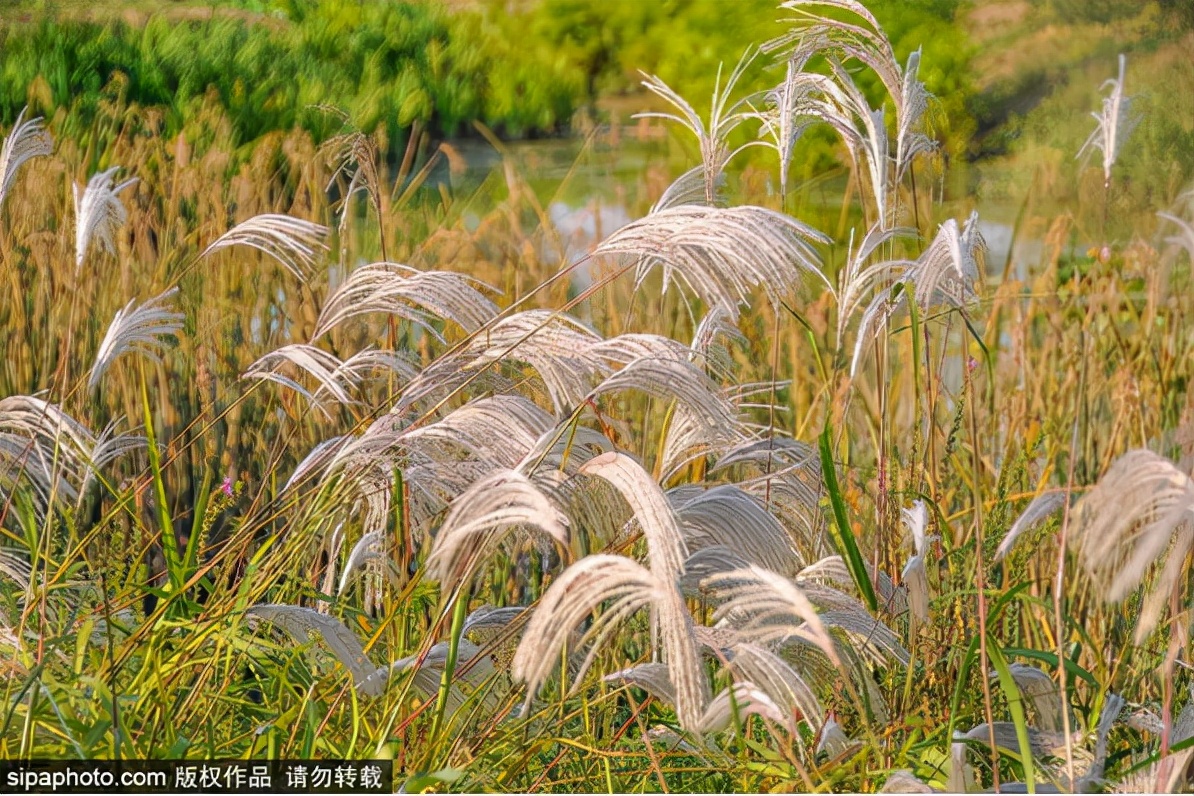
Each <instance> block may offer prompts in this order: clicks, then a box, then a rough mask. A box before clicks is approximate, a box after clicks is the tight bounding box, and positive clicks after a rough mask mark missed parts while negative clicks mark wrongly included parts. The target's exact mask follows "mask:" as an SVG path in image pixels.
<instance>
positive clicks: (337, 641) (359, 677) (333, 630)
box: [245, 604, 377, 688]
mask: <svg viewBox="0 0 1194 796" xmlns="http://www.w3.org/2000/svg"><path fill="white" fill-rule="evenodd" d="M245 614H246V615H248V616H256V617H260V618H261V619H264V620H265V621H267V622H269V623H270V624H273V625H277V626H278V627H280V628H282V629H283V630H285V631H286V633H287V635H289V636H290V637H291V638H292V639H294V640H295V641H296V642H298V643H299V644H305V643H307V642H308V641H309V640H310V639H311V637H312V636H317V637H318V638H319V639H321V640H322V641H323V643H324V644H325V645H326V646H327V648H328V650H330V651H331V653H332V654H333V655H334V656H335V657H336V660H338V661H339V662H340V663H341V665H343V666H344V668H346V669H347V670H348V673H349V674H350V675H351V676H352V682H353V685H354V686H355V687H357V688H361V686H362V685H364V683H365V682H366V681H367V680H368V679H369V678H370V677H372V676H373V675H374V674H375V673H376V672H377V667H376V666H374V665H373V664H372V663H371V662H370V661H369V658H368V657H367V656H366V655H365V648H364V647H363V646H362V645H361V641H360V639H358V638H357V637H356V635H354V634H353V632H352V631H351V630H349V629H348V628H347V627H345V626H344V623H342V622H341V621H340V620H338V619H335V618H334V617H331V616H328V615H327V614H321V613H319V612H318V611H316V610H314V609H312V608H305V607H303V606H299V605H269V604H263V605H254V606H252V607H250V608H249V609H248V610H246V611H245Z"/></svg>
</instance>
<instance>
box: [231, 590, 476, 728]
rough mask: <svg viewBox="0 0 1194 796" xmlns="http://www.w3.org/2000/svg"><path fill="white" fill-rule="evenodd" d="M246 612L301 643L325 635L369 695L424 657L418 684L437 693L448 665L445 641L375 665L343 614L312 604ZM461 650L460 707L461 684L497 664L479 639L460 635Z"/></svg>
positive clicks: (455, 697)
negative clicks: (484, 652) (320, 609)
mask: <svg viewBox="0 0 1194 796" xmlns="http://www.w3.org/2000/svg"><path fill="white" fill-rule="evenodd" d="M245 614H246V615H248V616H255V617H259V618H261V619H264V620H265V621H267V622H269V623H270V624H273V625H276V626H278V627H280V628H282V630H284V631H286V633H287V635H289V636H290V637H291V638H292V639H294V640H295V641H296V642H298V643H299V644H304V643H306V642H308V641H309V640H310V639H311V638H312V637H317V638H319V639H320V640H322V641H323V643H324V644H325V645H326V646H327V648H328V650H330V651H331V653H332V654H333V655H334V656H335V657H336V660H338V661H339V662H340V663H341V664H342V665H343V666H344V668H346V669H348V672H349V674H350V675H351V677H352V682H353V687H354V688H355V689H356V690H357V691H358V692H359V693H360V694H363V695H364V696H369V697H376V696H380V695H381V694H382V693H383V692H384V690H385V686H386V682H387V680H388V679H389V678H390V676H391V674H392V673H394V672H402V671H406V670H408V669H410V668H411V667H412V666H414V665H415V664H416V663H417V662H418V661H420V660H422V665H421V666H419V667H418V668H417V669H416V674H415V679H414V682H413V685H414V687H415V688H416V690H418V691H420V692H421V693H423V694H424V695H427V694H430V693H435V692H436V690H438V688H439V681H440V674H439V672H440V671H442V670H443V667H444V663H445V661H446V659H447V651H448V644H447V643H446V642H440V643H438V644H436V645H434V646H433V647H431V649H430V650H428V652H427V653H426V654H425V655H419V654H416V655H411V656H409V657H406V658H403V659H401V660H398V661H395V662H394V663H392V664H390V665H389V666H382V667H376V666H374V665H373V664H372V663H371V662H370V660H369V658H368V657H367V656H366V655H365V649H364V647H363V646H362V645H361V642H360V639H358V638H357V637H356V635H354V634H353V632H352V631H351V630H349V629H348V628H347V627H345V626H344V624H343V623H342V622H340V620H338V619H335V618H333V617H330V616H328V615H326V614H321V613H319V612H318V611H316V610H314V609H312V608H306V607H303V606H299V605H269V604H263V605H254V606H252V607H250V608H249V609H248V610H246V611H245ZM457 654H458V657H457V661H458V665H459V666H460V667H461V668H462V669H463V668H464V667H466V666H467V667H468V670H467V672H465V673H464V674H462V676H461V677H459V678H456V679H455V680H454V683H453V686H454V693H452V694H449V701H450V706H451V704H454V705H455V706H457V707H458V706H459V705H460V703H461V702H462V701H463V695H462V693H461V692H460V690H459V686H460V684H462V683H467V684H469V685H470V686H472V687H474V688H475V687H477V686H479V685H480V684H482V683H484V682H485V681H487V680H488V679H489V678H490V677H491V676H492V675H493V664H492V661H490V660H488V657H487V656H481V655H480V650H479V649H478V648H477V646H476V645H474V644H473V643H472V642H470V641H467V640H465V639H461V641H460V645H459V648H458V653H457ZM478 658H479V659H478ZM474 661H475V662H474ZM437 669H438V671H437ZM453 712H454V710H453Z"/></svg>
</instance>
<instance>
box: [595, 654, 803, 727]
mask: <svg viewBox="0 0 1194 796" xmlns="http://www.w3.org/2000/svg"><path fill="white" fill-rule="evenodd" d="M602 679H603V680H604V681H605V682H607V683H620V684H622V685H629V686H634V687H635V688H641V689H642V690H644V691H646V692H647V693H648V694H650V695H651V696H653V697H655V698H656V699H658V700H660V701H661V702H665V703H667V704H669V705H676V706H677V709H678V705H677V702H676V692H675V689H674V687H673V686H672V681H671V672H670V671H669V668H668V666H667V664H664V663H644V664H640V665H638V666H633V667H631V668H629V669H622V670H620V671H616V672H613V673H612V674H608V675H606V676H605V677H603V678H602ZM735 715H737V716H738V718H739V720H740V721H741V720H745V719H746V718H747V717H749V716H754V715H757V716H762V717H763V718H765V719H767V720H768V721H771V722H773V723H775V724H779V725H782V726H785V727H788V728H789V729H790V730H792V728H793V725H792V721H791V719H790V718H789V717H788V716H785V715H784V711H783V709H782V708H780V706H779V705H777V704H776V703H775V702H774V700H772V699H771V697H770V696H768V695H767V694H766V693H765V692H763V691H762V690H761V689H759V688H756V687H755V686H754V685H753V684H752V683H748V682H741V681H739V682H735V683H734V684H733V685H731V686H730V687H729V688H727V689H725V690H723V691H720V692H718V694H717V696H715V697H713V699H711V700H710V701H709V703H708V704H707V705H706V706H705V709H704V711H703V712H702V714H701V716H700V718H699V719H698V720H697V721H696V722H695V724H694V725H693V726H690V727H685V729H687V730H689V731H690V732H693V733H695V734H697V735H714V734H718V733H722V732H725V731H726V730H727V729H729V728H730V727H731V725H732V723H733V720H734V716H735ZM793 731H794V730H793Z"/></svg>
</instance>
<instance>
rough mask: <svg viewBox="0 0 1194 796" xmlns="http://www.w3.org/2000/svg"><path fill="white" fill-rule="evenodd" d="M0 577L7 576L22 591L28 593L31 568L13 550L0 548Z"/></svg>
mask: <svg viewBox="0 0 1194 796" xmlns="http://www.w3.org/2000/svg"><path fill="white" fill-rule="evenodd" d="M0 575H7V576H8V577H9V578H11V579H12V580H13V582H14V583H16V584H17V585H18V586H20V587H21V590H22V591H28V590H29V584H30V582H31V578H32V577H33V568H32V567H31V566H30V565H29V562H28V561H26V560H25V559H24V557H23V556H21V555H20V554H19V553H17V552H16V551H15V550H9V549H7V548H4V547H0Z"/></svg>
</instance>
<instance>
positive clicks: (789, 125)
mask: <svg viewBox="0 0 1194 796" xmlns="http://www.w3.org/2000/svg"><path fill="white" fill-rule="evenodd" d="M803 67H804V60H803V59H799V58H796V57H792V58H789V59H788V65H787V70H786V71H785V73H784V80H783V82H782V83H780V84H779V85H778V86H776V87H775V88H774V89H772V90H771V91H769V92H768V93H767V98H766V99H767V110H766V111H763V112H759V113H755V114H752V115H753V116H754V117H755V118H757V119H759V121H760V122H761V123H762V129H761V131H760V132H762V133H763V134H764V135H766V136H767V137H769V138H770V139H771V141H770V143H769V144H768V145H769V146H770V147H771V148H773V149H774V150H775V153H776V154H777V155H778V156H779V189H780V196H781V197H786V196H787V195H788V173H789V172H790V171H791V168H792V154H793V152H794V151H795V149H796V142H797V141H799V140H800V137H801V135H803V134H804V131H805V130H807V129H808V128H809V127H810V126H811V125H812V123H813V117H812V116H811V114H809V113H808V112H807V110H808V108H809V105H810V104H811V98H810V95H811V94H812V92H813V90H814V84H813V83H811V82H810V81H808V80H804V79H802V77H803V74H802V70H803Z"/></svg>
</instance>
